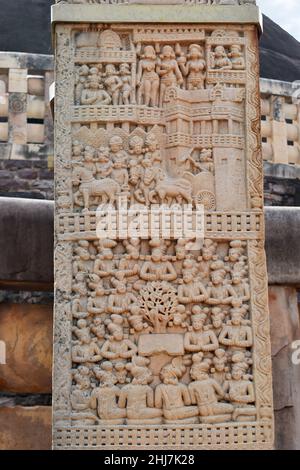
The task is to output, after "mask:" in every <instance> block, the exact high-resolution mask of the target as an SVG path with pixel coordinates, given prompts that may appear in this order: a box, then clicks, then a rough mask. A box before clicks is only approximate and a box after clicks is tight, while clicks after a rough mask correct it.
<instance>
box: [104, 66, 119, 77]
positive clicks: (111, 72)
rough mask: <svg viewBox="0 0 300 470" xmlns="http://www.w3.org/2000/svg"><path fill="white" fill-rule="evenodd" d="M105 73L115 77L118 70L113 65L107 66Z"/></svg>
mask: <svg viewBox="0 0 300 470" xmlns="http://www.w3.org/2000/svg"><path fill="white" fill-rule="evenodd" d="M105 73H106V75H115V74H116V68H115V66H114V65H113V64H107V66H106V67H105Z"/></svg>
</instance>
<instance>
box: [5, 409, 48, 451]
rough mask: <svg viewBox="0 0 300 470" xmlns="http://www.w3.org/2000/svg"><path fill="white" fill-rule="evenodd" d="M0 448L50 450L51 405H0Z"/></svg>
mask: <svg viewBox="0 0 300 470" xmlns="http://www.w3.org/2000/svg"><path fill="white" fill-rule="evenodd" d="M0 449H1V450H50V449H51V407H50V406H36V407H35V406H34V407H21V406H17V407H12V408H9V407H0Z"/></svg>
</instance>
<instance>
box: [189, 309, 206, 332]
mask: <svg viewBox="0 0 300 470" xmlns="http://www.w3.org/2000/svg"><path fill="white" fill-rule="evenodd" d="M205 320H206V314H205V313H196V315H192V326H193V329H194V330H195V331H201V330H202V329H203V326H204V323H205Z"/></svg>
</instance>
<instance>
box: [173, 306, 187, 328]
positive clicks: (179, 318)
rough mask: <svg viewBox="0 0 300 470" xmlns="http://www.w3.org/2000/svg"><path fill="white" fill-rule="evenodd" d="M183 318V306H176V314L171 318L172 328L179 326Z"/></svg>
mask: <svg viewBox="0 0 300 470" xmlns="http://www.w3.org/2000/svg"><path fill="white" fill-rule="evenodd" d="M184 316H185V306H184V305H178V306H177V308H176V313H175V314H174V316H173V323H174V326H180V325H181V323H182V319H183V317H184Z"/></svg>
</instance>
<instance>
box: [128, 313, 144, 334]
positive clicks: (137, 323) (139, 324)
mask: <svg viewBox="0 0 300 470" xmlns="http://www.w3.org/2000/svg"><path fill="white" fill-rule="evenodd" d="M129 321H130V324H131V326H132V328H133V329H134V330H135V331H137V332H138V333H139V332H141V331H143V329H144V322H143V317H142V316H141V315H132V316H131V317H130V320H129Z"/></svg>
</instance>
